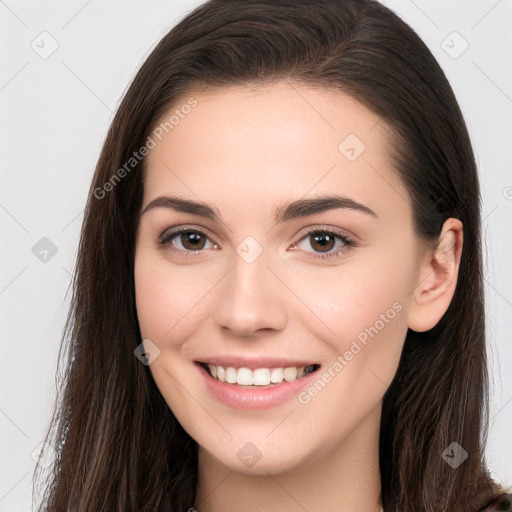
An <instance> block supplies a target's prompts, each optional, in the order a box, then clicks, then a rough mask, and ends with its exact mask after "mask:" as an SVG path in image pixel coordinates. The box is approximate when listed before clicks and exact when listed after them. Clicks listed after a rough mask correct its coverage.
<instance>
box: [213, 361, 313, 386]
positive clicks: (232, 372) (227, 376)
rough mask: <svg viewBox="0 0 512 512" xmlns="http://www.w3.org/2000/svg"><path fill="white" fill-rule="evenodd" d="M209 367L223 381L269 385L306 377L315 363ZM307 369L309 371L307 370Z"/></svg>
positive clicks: (250, 384) (249, 384)
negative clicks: (271, 366) (260, 366)
mask: <svg viewBox="0 0 512 512" xmlns="http://www.w3.org/2000/svg"><path fill="white" fill-rule="evenodd" d="M208 368H209V370H210V373H211V375H212V377H214V378H216V379H217V380H220V381H221V382H228V383H230V384H240V385H242V386H267V385H269V384H270V383H272V384H279V383H280V382H283V380H284V381H286V382H293V381H294V380H297V379H300V378H301V377H304V375H305V374H306V373H309V372H312V371H314V369H315V367H314V365H308V366H301V367H298V368H297V367H295V366H290V367H287V368H257V369H255V370H251V369H250V368H234V367H232V366H227V367H224V366H217V365H213V364H209V365H208ZM306 370H307V371H306Z"/></svg>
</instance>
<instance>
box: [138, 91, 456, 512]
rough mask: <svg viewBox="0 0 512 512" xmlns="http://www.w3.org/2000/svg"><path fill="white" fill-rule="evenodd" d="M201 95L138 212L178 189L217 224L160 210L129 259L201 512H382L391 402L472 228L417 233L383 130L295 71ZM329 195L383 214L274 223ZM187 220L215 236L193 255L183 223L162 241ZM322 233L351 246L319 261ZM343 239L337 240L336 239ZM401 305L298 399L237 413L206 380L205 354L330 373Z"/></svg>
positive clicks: (446, 299)
mask: <svg viewBox="0 0 512 512" xmlns="http://www.w3.org/2000/svg"><path fill="white" fill-rule="evenodd" d="M191 95H193V96H194V98H196V99H197V102H198V104H197V106H196V107H195V108H194V109H193V110H192V111H191V112H190V113H189V114H188V115H187V116H186V117H184V119H182V120H180V123H179V124H177V125H176V126H175V127H174V129H173V130H172V131H170V132H169V134H167V135H166V136H164V137H163V138H162V140H161V141H160V142H159V143H158V144H157V146H156V147H155V148H154V149H152V150H151V151H150V154H149V155H148V157H147V161H146V163H147V175H146V179H145V186H144V199H143V207H142V211H143V210H144V209H145V207H146V206H147V205H148V204H149V203H150V202H151V201H152V200H153V199H155V198H156V197H158V196H161V195H165V194H173V195H180V196H181V197H183V198H187V199H191V200H195V201H201V202H206V203H208V204H210V205H212V206H214V207H215V208H217V209H218V211H219V213H220V214H221V216H222V222H215V221H212V220H210V219H206V218H204V217H201V216H198V215H195V214H190V213H183V212H177V211H174V210H172V209H169V208H163V207H158V208H152V209H150V210H148V211H147V212H145V213H144V214H142V215H141V218H140V224H139V227H138V234H137V245H136V258H135V288H136V302H137V313H138V318H139V323H140V327H141V334H142V338H143V339H150V340H151V341H152V343H154V344H155V345H157V347H158V348H159V350H160V354H159V356H158V357H157V358H156V359H155V360H154V362H152V363H151V365H150V371H151V374H152V376H153V378H154V380H155V382H156V384H157V386H158V388H159V389H160V391H161V393H162V395H163V397H164V398H165V400H166V402H167V403H168V405H169V407H170V408H171V409H172V411H173V413H174V414H175V416H176V417H177V419H178V420H179V422H180V423H181V424H182V426H183V427H184V428H185V430H186V431H187V432H188V433H189V434H190V435H191V436H192V437H193V438H194V439H195V440H196V441H197V442H198V444H199V489H198V499H197V502H196V503H195V504H191V506H195V508H196V509H197V510H198V511H199V512H220V511H223V512H235V511H239V510H241V509H243V510H248V511H249V510H254V511H255V510H258V511H260V510H266V511H269V512H272V511H278V510H279V511H280V512H283V511H299V510H314V511H315V512H322V511H331V512H332V511H333V510H336V511H339V512H343V511H351V512H354V511H361V512H362V511H366V512H368V511H373V510H378V509H379V505H378V502H379V497H380V492H381V487H380V485H381V484H380V472H379V465H378V440H379V426H380V420H381V407H382V398H383V395H384V393H385V391H386V389H387V388H388V386H389V384H390V383H391V381H392V379H393V377H394V375H395V372H396V370H397V367H398V362H399V358H400V354H401V350H402V347H403V343H404V340H405V336H406V333H407V329H408V328H411V329H415V330H418V331H421V330H427V329H430V328H431V327H433V326H434V325H435V324H436V323H437V322H438V321H439V319H440V318H441V316H442V315H443V313H444V312H445V311H446V309H447V308H448V305H449V303H450V301H451V298H452V296H453V293H454V290H455V286H456V281H457V272H458V266H459V261H460V253H461V249H462V225H461V223H460V222H459V221H457V220H455V219H449V220H447V221H446V223H445V225H444V227H443V230H442V233H441V235H440V237H439V244H437V245H436V244H427V243H423V241H422V240H420V239H419V238H418V237H417V236H416V234H415V233H414V230H413V223H412V213H411V205H410V201H409V196H408V193H407V190H406V189H405V187H404V185H403V184H402V182H401V181H400V179H399V177H398V176H397V174H396V172H395V170H394V169H393V167H392V164H391V159H390V156H389V155H390V146H389V143H388V140H387V135H388V132H387V128H386V127H385V126H384V123H383V122H382V121H380V120H379V118H378V117H377V116H376V115H375V114H373V113H372V112H371V111H369V110H368V109H366V108H365V107H364V106H362V105H361V104H360V103H358V102H357V101H355V100H354V99H352V98H350V97H347V96H345V95H343V94H341V93H339V92H333V91H328V90H324V89H319V88H309V87H306V86H304V85H299V84H292V83H289V82H286V81H282V82H278V83H275V84H273V85H271V86H267V87H252V88H251V87H248V86H237V87H231V88H223V89H208V90H202V91H195V92H194V93H193V94H191ZM187 97H188V96H187ZM180 101H182V103H185V102H186V98H184V99H182V100H180ZM180 101H178V102H177V103H176V104H177V105H178V106H179V105H180ZM348 134H356V135H357V137H358V138H359V139H360V140H361V141H363V142H364V144H365V146H366V148H365V150H364V152H363V153H362V154H361V155H360V156H359V157H358V158H357V159H356V160H355V161H349V160H348V159H347V158H346V157H345V155H344V154H342V152H340V151H339V150H338V145H339V144H340V142H341V141H343V140H344V139H345V137H346V136H347V135H348ZM333 193H336V194H339V195H342V196H346V197H349V198H351V199H353V200H354V201H357V202H359V203H362V204H364V205H366V206H367V207H369V208H371V209H372V210H373V211H374V212H375V213H376V214H377V216H378V217H374V216H372V215H368V214H366V213H363V212H360V211H354V210H350V209H340V208H337V209H331V210H328V211H324V212H321V213H316V214H314V215H310V216H307V217H301V218H294V219H290V220H288V221H285V222H282V223H276V222H275V221H274V219H273V217H272V213H273V210H274V207H275V206H276V205H279V204H281V203H283V202H287V201H292V200H295V199H300V198H303V197H306V198H311V197H317V196H320V195H323V194H333ZM183 225H186V226H187V227H190V228H191V229H192V228H193V229H197V230H201V231H203V232H205V233H206V239H205V241H204V248H202V249H200V251H199V252H196V253H192V252H193V251H192V249H188V250H189V252H191V254H188V255H185V252H186V248H185V246H183V245H182V244H180V236H179V235H178V236H176V237H175V238H174V239H173V240H174V241H173V242H172V243H171V242H169V243H168V244H167V246H164V247H160V246H159V245H158V243H157V240H158V237H159V236H160V235H161V234H162V233H163V232H164V231H165V230H168V229H169V228H170V227H174V226H183ZM322 227H323V228H325V227H329V228H331V229H334V230H336V231H339V232H340V233H341V234H343V235H345V236H349V237H350V238H351V239H352V240H353V241H354V242H355V243H356V246H353V247H350V246H346V247H345V248H344V249H343V250H342V252H341V253H338V254H337V255H335V256H333V257H329V258H325V259H320V258H315V255H320V256H321V255H322V254H323V253H322V252H321V251H322V249H321V248H318V245H315V244H314V239H312V237H311V236H307V232H308V230H312V229H317V228H318V229H321V228H322ZM249 235H250V236H252V237H253V238H254V239H255V240H256V241H257V242H258V244H259V245H260V246H261V248H262V249H263V252H262V253H261V255H260V256H259V257H258V258H256V260H255V261H253V262H252V263H247V262H246V261H245V260H244V259H243V258H242V257H241V256H239V254H238V253H237V251H236V249H237V246H238V245H239V244H240V243H241V242H242V241H243V240H244V239H245V238H246V237H247V236H249ZM181 240H183V239H181ZM340 247H343V243H342V242H341V240H337V242H336V245H335V246H334V247H333V245H332V244H330V245H329V244H328V246H327V248H326V249H324V251H326V252H330V253H336V252H337V251H338V250H339V248H340ZM173 248H174V250H173ZM393 304H395V305H396V304H398V305H399V306H400V312H398V313H396V315H394V318H392V319H388V322H386V323H385V325H384V327H383V328H382V329H380V330H379V331H378V334H377V335H375V336H374V337H373V338H369V341H368V343H367V345H366V346H364V348H363V349H362V350H361V351H360V352H358V353H357V355H355V356H354V357H353V358H352V360H350V361H348V363H347V364H346V366H344V367H343V369H342V371H339V372H337V373H336V374H335V377H333V378H332V379H331V380H330V382H329V383H328V384H327V385H326V386H325V387H324V388H323V389H322V390H321V391H320V392H319V393H318V394H316V396H314V397H311V400H310V401H309V402H308V403H307V404H302V403H299V401H298V400H297V398H296V397H292V398H291V399H290V400H288V401H286V402H285V403H283V404H281V405H279V406H276V407H273V408H270V409H266V410H261V411H252V410H251V411H243V410H237V409H233V408H231V407H228V406H227V405H225V404H223V403H221V402H219V401H217V400H216V399H215V398H213V397H212V396H211V395H210V394H209V393H208V392H207V390H206V388H205V386H204V381H203V380H202V379H200V378H198V373H197V368H196V367H195V364H194V361H195V360H201V358H204V357H205V356H214V355H219V354H237V355H243V356H247V357H251V356H255V355H258V354H264V355H268V354H272V355H276V356H282V357H296V358H297V357H299V358H301V359H306V360H311V361H312V362H317V363H319V364H321V365H322V367H321V369H320V370H319V374H318V375H319V376H320V375H321V374H322V372H323V371H325V370H327V369H328V368H329V367H332V365H333V363H334V362H335V361H336V360H337V358H338V356H340V355H341V356H342V355H343V354H345V353H346V351H347V350H349V349H350V347H351V343H352V342H353V340H356V339H357V336H358V334H360V333H361V332H362V331H364V329H365V328H366V327H369V326H374V325H376V321H377V320H379V318H381V315H382V314H386V311H388V310H389V309H390V308H392V307H393ZM247 442H251V443H252V444H253V445H255V446H256V447H257V448H258V450H259V452H260V453H261V459H260V460H259V461H258V462H257V463H256V464H255V465H253V466H252V467H250V468H249V467H246V466H245V465H244V464H243V463H242V462H241V461H240V460H239V458H238V457H237V452H238V451H239V450H240V449H241V448H242V447H244V445H246V443H247Z"/></svg>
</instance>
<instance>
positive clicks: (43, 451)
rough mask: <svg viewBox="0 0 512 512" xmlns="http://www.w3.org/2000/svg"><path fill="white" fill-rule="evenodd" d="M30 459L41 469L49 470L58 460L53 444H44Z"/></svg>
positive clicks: (33, 451) (32, 453)
mask: <svg viewBox="0 0 512 512" xmlns="http://www.w3.org/2000/svg"><path fill="white" fill-rule="evenodd" d="M30 458H31V459H32V460H33V461H34V462H35V463H36V464H37V465H38V466H40V467H41V468H43V469H48V468H49V467H50V466H51V465H52V464H53V463H54V462H55V460H56V459H57V451H56V450H55V448H54V447H53V446H52V445H51V444H48V443H46V442H43V443H41V444H39V445H37V446H36V448H34V450H32V452H31V453H30Z"/></svg>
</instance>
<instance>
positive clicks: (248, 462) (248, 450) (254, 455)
mask: <svg viewBox="0 0 512 512" xmlns="http://www.w3.org/2000/svg"><path fill="white" fill-rule="evenodd" d="M236 456H237V457H238V458H239V459H240V461H241V462H242V463H243V464H244V465H245V466H247V467H248V468H252V467H253V466H254V465H255V464H256V463H257V462H258V461H259V460H260V459H261V457H262V456H263V454H262V453H261V452H260V450H258V448H257V447H256V446H255V445H254V444H252V443H245V444H244V446H242V448H240V450H238V452H237V454H236Z"/></svg>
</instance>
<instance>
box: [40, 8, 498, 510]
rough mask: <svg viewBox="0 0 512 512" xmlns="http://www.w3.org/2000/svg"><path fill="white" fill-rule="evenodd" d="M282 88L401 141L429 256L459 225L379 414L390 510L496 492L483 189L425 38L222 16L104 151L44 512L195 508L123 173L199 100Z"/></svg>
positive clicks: (208, 23)
mask: <svg viewBox="0 0 512 512" xmlns="http://www.w3.org/2000/svg"><path fill="white" fill-rule="evenodd" d="M283 79H286V80H291V81H293V82H295V83H303V84H308V85H312V86H316V87H321V88H329V89H335V90H339V91H342V92H344V93H345V94H348V95H350V96H352V97H354V98H355V99H356V100H358V101H360V102H361V103H362V104H364V105H365V106H366V107H368V108H369V109H371V110H372V111H373V112H375V113H376V114H377V115H378V116H379V117H380V118H381V119H382V120H383V121H384V122H385V123H386V125H387V126H389V127H391V132H392V134H393V141H394V152H393V155H392V157H393V159H394V162H395V167H396V172H397V173H398V175H399V176H400V177H401V179H402V180H403V182H404V183H405V185H406V186H407V189H408V191H409V194H410V196H411V199H412V205H413V215H414V223H415V229H416V232H417V233H418V235H419V236H421V237H424V238H426V239H429V240H435V239H436V238H437V237H438V235H439V233H440V229H441V226H442V225H443V222H444V221H445V220H446V219H447V218H449V217H455V218H458V219H460V220H461V221H462V222H463V226H464V232H463V235H464V248H463V253H462V261H461V264H460V271H459V281H458V284H457V288H456V291H455V295H454V297H453V300H452V303H451V305H450V307H449V308H448V310H447V312H446V314H445V315H444V316H443V318H442V319H441V321H440V322H439V323H438V325H437V326H436V327H435V328H434V329H432V330H431V331H428V332H425V333H417V332H413V331H411V330H409V332H408V333H407V337H406V340H405V345H404V349H403V353H402V357H401V360H400V364H399V368H398V371H397V374H396V377H395V379H394V380H393V382H392V384H391V386H390V388H389V389H388V391H387V393H386V395H385V397H384V404H383V415H382V423H381V437H380V469H381V478H382V499H383V505H384V510H385V511H386V512H388V511H394V510H398V511H401V512H406V511H412V510H414V511H417V512H420V511H428V512H439V511H445V510H450V511H462V510H464V511H470V510H472V511H476V510H478V509H480V508H481V507H482V506H484V505H485V504H486V503H487V502H489V501H490V500H491V498H492V497H493V496H494V495H495V494H496V493H497V492H498V491H499V490H500V487H499V486H498V485H497V484H496V483H494V482H493V481H492V480H491V479H490V477H489V473H488V471H487V468H486V466H485V462H484V447H485V440H486V436H487V420H488V411H487V408H488V383H487V373H486V372H487V370H486V368H487V366H486V351H485V325H484V303H483V277H482V259H481V245H480V244H481V242H480V192H479V182H478V176H477V169H476V164H475V159H474V155H473V151H472V147H471V143H470V139H469V136H468V132H467V128H466V125H465V122H464V119H463V116H462V114H461V111H460V109H459V106H458V104H457V101H456V99H455V97H454V94H453V92H452V89H451V87H450V85H449V83H448V81H447V79H446V77H445V75H444V73H443V71H442V70H441V68H440V66H439V65H438V63H437V62H436V60H435V59H434V57H433V56H432V54H431V53H430V51H429V50H428V49H427V47H426V46H425V44H424V43H423V42H422V41H421V40H420V38H419V37H418V36H417V35H416V33H415V32H414V31H413V30H412V29H411V28H410V27H409V26H408V25H407V24H406V23H404V22H403V21H402V20H401V19H400V18H399V17H398V16H397V15H395V14H394V13H393V12H392V11H391V10H389V9H388V8H386V7H384V6H383V5H381V4H379V3H378V2H377V1H375V0H280V1H278V2H276V1H275V0H211V1H209V2H207V3H205V4H204V5H202V6H200V7H199V8H197V9H195V10H194V11H193V12H192V13H190V14H189V15H188V16H186V18H184V19H183V20H182V21H181V22H180V23H178V25H177V26H175V27H174V28H173V29H172V30H171V31H170V32H169V33H168V34H167V35H166V36H165V37H164V38H163V39H162V40H161V41H160V43H159V44H158V45H157V47H156V48H155V49H154V51H153V52H152V53H151V55H150V56H149V57H148V58H147V60H146V61H145V63H144V64H143V65H142V67H141V69H140V70H139V72H138V74H137V75H136V77H135V79H134V80H133V83H132V84H131V86H130V87H129V89H128V91H127V92H126V94H125V97H124V99H123V101H122V103H121V105H120V106H119V109H118V111H117V113H116V115H115V118H114V120H113V122H112V125H111V127H110V130H109V132H108V135H107V137H106V141H105V143H104V146H103V149H102V151H101V155H100V158H99V161H98V163H97V166H96V170H95V174H94V177H93V181H92V185H91V189H90V192H89V197H88V201H87V206H86V210H85V218H84V222H83V226H82V231H81V238H80V244H79V250H78V257H77V262H76V268H75V273H74V279H73V297H72V305H71V308H70V311H69V315H68V320H67V322H66V326H65V334H64V336H63V349H62V355H63V359H62V360H63V364H64V371H63V378H64V386H63V390H62V395H61V396H60V397H59V400H58V408H56V410H55V411H56V412H55V413H54V417H53V419H52V428H51V429H50V430H49V434H48V438H47V441H48V443H49V444H51V445H52V446H53V447H54V448H55V449H56V450H57V453H58V456H57V460H56V461H55V464H54V465H53V466H52V472H51V475H50V478H49V480H48V482H47V487H46V492H45V496H44V500H42V503H41V505H40V507H41V508H40V510H45V511H48V512H65V511H68V512H71V511H72V512H86V511H95V512H99V511H106V512H114V511H119V512H127V511H139V512H155V511H159V512H164V511H186V510H188V509H189V508H190V507H192V506H193V505H194V502H195V495H196V487H197V470H198V467H197V444H196V443H195V441H194V440H193V439H191V438H190V436H189V435H188V434H187V433H186V432H185V431H184V430H183V429H182V427H181V426H180V424H179V423H178V421H177V420H176V419H175V417H174V415H173V413H172V411H171V410H170V409H169V407H168V406H167V404H166V403H165V401H164V400H163V398H162V396H161V395H160V393H159V391H158V389H157V387H156V385H155V383H154V381H153V379H152V377H151V374H150V371H149V369H148V367H147V366H145V365H143V364H141V363H140V361H139V360H138V359H137V358H136V357H135V356H134V349H135V348H136V347H137V346H138V345H139V344H140V343H141V336H140V331H139V327H138V322H137V314H136V308H135V298H134V297H135V295H134V277H133V275H134V251H135V240H136V230H137V225H138V217H139V213H140V208H141V204H142V193H143V185H144V159H143V158H142V159H140V160H137V161H136V162H134V161H131V164H130V167H126V162H129V161H130V158H133V154H134V152H138V150H139V149H140V148H141V147H142V146H144V145H145V144H146V143H147V141H148V137H149V136H150V134H151V132H152V130H153V129H154V127H155V125H156V123H157V122H158V121H159V120H160V119H161V118H162V116H163V115H164V114H165V113H166V112H168V111H169V109H170V108H171V107H173V106H175V105H176V102H177V99H178V98H179V97H183V95H186V94H187V93H188V92H190V91H191V90H193V88H194V87H195V88H197V87H201V86H214V87H217V86H219V87H222V86H229V85H233V84H237V85H240V84H242V85H243V84H246V85H249V84H251V85H264V84H271V83H273V82H275V81H277V80H283ZM123 166H124V169H125V172H124V173H121V172H119V170H120V169H121V168H123ZM107 182H109V183H110V186H105V184H106V183H107ZM453 442H457V443H458V444H459V445H460V446H461V447H462V448H463V449H464V450H465V451H466V452H467V453H468V458H467V460H466V461H465V462H464V463H463V464H462V465H460V466H459V467H458V468H456V469H454V468H452V467H451V465H449V464H447V463H446V462H445V460H444V459H443V458H442V457H441V454H442V452H443V451H444V450H445V449H446V448H447V447H449V446H450V445H451V443H453Z"/></svg>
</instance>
